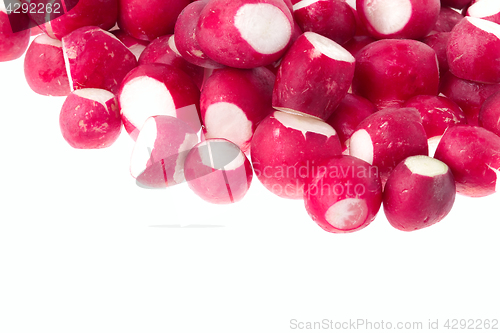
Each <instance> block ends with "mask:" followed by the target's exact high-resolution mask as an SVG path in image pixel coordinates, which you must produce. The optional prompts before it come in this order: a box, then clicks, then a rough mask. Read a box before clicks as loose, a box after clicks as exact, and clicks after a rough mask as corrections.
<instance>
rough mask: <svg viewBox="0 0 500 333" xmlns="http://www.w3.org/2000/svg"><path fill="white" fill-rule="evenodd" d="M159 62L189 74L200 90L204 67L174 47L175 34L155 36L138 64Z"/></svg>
mask: <svg viewBox="0 0 500 333" xmlns="http://www.w3.org/2000/svg"><path fill="white" fill-rule="evenodd" d="M150 63H160V64H166V65H172V66H174V67H177V68H179V69H180V70H182V71H183V72H185V73H186V74H188V75H189V77H190V78H191V79H192V80H193V82H194V83H195V84H196V86H197V87H198V88H199V89H200V90H201V86H202V83H203V77H204V69H203V68H202V67H200V66H197V65H194V64H192V63H190V62H188V61H186V59H184V58H183V57H182V56H181V54H180V53H179V51H178V50H177V48H176V44H175V36H174V35H165V36H161V37H158V38H156V39H155V40H153V41H152V42H151V43H149V44H148V46H147V47H146V49H144V51H143V52H142V54H141V57H140V58H139V65H144V64H150Z"/></svg>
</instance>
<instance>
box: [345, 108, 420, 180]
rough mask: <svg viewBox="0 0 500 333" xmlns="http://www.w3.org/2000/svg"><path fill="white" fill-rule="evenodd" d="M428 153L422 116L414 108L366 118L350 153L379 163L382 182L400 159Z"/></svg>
mask: <svg viewBox="0 0 500 333" xmlns="http://www.w3.org/2000/svg"><path fill="white" fill-rule="evenodd" d="M428 153H429V147H428V144H427V135H426V134H425V129H424V127H423V125H422V119H421V118H420V114H419V113H418V111H417V110H415V109H412V108H386V109H384V110H381V111H377V112H375V113H374V114H372V115H370V116H368V117H367V118H365V119H364V120H363V121H362V122H361V123H360V124H359V125H358V127H357V128H356V131H355V132H354V133H353V134H352V135H351V138H350V139H349V154H350V155H351V156H354V157H358V158H360V159H362V160H364V161H366V162H368V163H370V164H372V165H374V166H376V167H377V168H378V170H379V173H380V177H381V179H382V184H385V181H386V180H387V177H388V176H389V174H390V172H391V171H392V170H393V169H394V168H395V167H396V165H397V164H398V163H399V162H401V161H402V160H404V159H405V158H407V157H409V156H413V155H428Z"/></svg>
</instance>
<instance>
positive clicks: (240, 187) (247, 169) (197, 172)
mask: <svg viewBox="0 0 500 333" xmlns="http://www.w3.org/2000/svg"><path fill="white" fill-rule="evenodd" d="M184 175H185V177H186V181H187V183H188V185H189V188H190V189H191V190H193V192H194V193H196V194H197V195H198V196H199V197H200V198H202V199H203V200H205V201H207V202H210V203H215V204H228V203H234V202H238V201H240V200H241V199H242V198H243V197H244V196H245V194H246V193H247V192H248V189H249V188H250V184H251V182H252V177H253V170H252V165H251V164H250V161H249V160H248V158H247V157H246V156H245V154H244V153H243V152H242V151H241V150H240V148H239V147H238V146H237V145H235V144H234V143H232V142H230V141H227V140H226V139H207V140H206V141H204V142H201V143H198V144H197V145H196V146H194V147H193V148H192V149H191V151H190V152H189V154H188V155H187V157H186V160H185V161H184Z"/></svg>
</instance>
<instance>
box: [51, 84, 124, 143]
mask: <svg viewBox="0 0 500 333" xmlns="http://www.w3.org/2000/svg"><path fill="white" fill-rule="evenodd" d="M59 124H60V127H61V132H62V135H63V137H64V139H65V140H66V141H67V142H68V143H69V144H70V145H71V146H72V147H73V148H80V149H97V148H105V147H109V146H110V145H111V144H113V143H114V142H115V141H116V139H117V138H118V136H119V134H120V131H121V126H122V121H121V117H120V107H119V104H118V100H117V99H116V98H115V95H113V94H112V93H110V92H109V91H107V90H103V89H94V88H86V89H79V90H75V91H74V92H72V93H71V94H69V95H68V97H66V99H65V101H64V104H63V106H62V108H61V113H60V115H59Z"/></svg>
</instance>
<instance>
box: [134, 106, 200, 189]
mask: <svg viewBox="0 0 500 333" xmlns="http://www.w3.org/2000/svg"><path fill="white" fill-rule="evenodd" d="M197 142H198V136H197V135H196V132H195V131H194V130H193V129H192V128H191V126H189V125H188V124H186V123H185V122H183V121H182V120H180V119H178V118H175V117H171V116H164V115H160V116H153V117H149V118H148V119H147V120H146V122H145V123H144V126H143V128H142V130H141V132H140V133H139V135H138V137H137V141H136V142H135V145H134V149H133V151H132V157H131V159H130V173H131V175H132V177H134V178H135V179H136V183H137V185H139V186H141V187H145V188H165V187H168V186H172V185H176V184H179V183H182V182H183V181H184V180H185V178H184V161H185V159H186V156H187V154H188V153H189V150H190V149H191V148H193V147H194V146H195V145H196V143H197Z"/></svg>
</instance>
